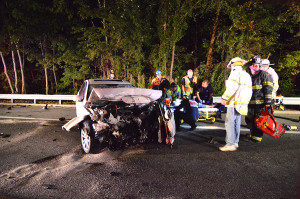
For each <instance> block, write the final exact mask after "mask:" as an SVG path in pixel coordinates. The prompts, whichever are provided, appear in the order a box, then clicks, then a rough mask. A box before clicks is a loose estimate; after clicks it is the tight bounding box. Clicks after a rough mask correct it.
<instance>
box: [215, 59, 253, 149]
mask: <svg viewBox="0 0 300 199" xmlns="http://www.w3.org/2000/svg"><path fill="white" fill-rule="evenodd" d="M246 62H247V61H245V60H242V59H241V58H239V57H236V58H233V59H232V60H231V61H230V62H229V64H228V65H227V68H229V69H231V73H230V76H229V78H228V80H227V81H226V91H225V92H224V94H223V95H222V99H221V104H222V105H225V106H226V107H227V113H226V118H225V129H226V138H225V141H226V145H225V146H223V147H220V148H219V149H220V150H221V151H236V150H237V148H238V147H239V145H238V143H239V138H240V128H241V118H242V115H247V112H248V104H249V101H250V99H251V96H252V81H251V77H250V75H249V73H247V72H246V71H245V70H244V69H243V67H242V66H243V65H244V63H246Z"/></svg>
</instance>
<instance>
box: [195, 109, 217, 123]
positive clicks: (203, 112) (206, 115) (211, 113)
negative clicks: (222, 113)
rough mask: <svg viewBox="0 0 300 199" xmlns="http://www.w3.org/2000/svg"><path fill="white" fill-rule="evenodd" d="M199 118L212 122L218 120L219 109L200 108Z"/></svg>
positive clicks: (199, 119)
mask: <svg viewBox="0 0 300 199" xmlns="http://www.w3.org/2000/svg"><path fill="white" fill-rule="evenodd" d="M198 111H199V118H198V120H197V121H206V120H209V121H210V123H211V124H213V123H214V122H215V121H216V116H217V112H218V111H219V109H217V108H198Z"/></svg>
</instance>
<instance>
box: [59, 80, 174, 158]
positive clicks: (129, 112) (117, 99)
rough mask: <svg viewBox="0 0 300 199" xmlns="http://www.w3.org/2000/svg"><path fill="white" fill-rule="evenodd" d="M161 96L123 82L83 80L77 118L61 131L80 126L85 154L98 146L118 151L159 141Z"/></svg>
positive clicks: (77, 103) (78, 95)
mask: <svg viewBox="0 0 300 199" xmlns="http://www.w3.org/2000/svg"><path fill="white" fill-rule="evenodd" d="M161 96H162V92H161V91H160V90H150V89H142V88H135V87H134V86H133V85H132V84H130V83H129V82H126V81H122V80H105V79H90V80H86V81H85V82H84V83H83V85H82V86H81V88H80V90H79V92H78V94H77V96H76V97H75V101H76V115H77V117H75V118H73V119H72V120H71V121H69V122H68V123H67V124H65V125H64V126H63V129H65V130H67V131H70V129H71V128H72V127H74V126H77V125H79V128H80V133H81V145H82V148H83V150H84V152H85V153H89V152H90V151H91V150H92V149H93V148H94V147H95V146H96V145H99V144H100V145H101V146H102V147H109V148H110V149H118V148H122V147H124V146H127V145H133V144H136V143H143V142H145V141H147V140H155V139H158V138H157V137H158V131H159V135H160V129H161V128H160V127H161V126H160V125H159V119H158V118H159V116H160V115H162V114H164V113H165V112H162V108H161V105H160V103H159V102H157V100H159V99H160V98H161ZM166 115H167V117H168V115H169V117H170V118H171V117H172V116H171V115H170V113H168V114H166ZM170 118H169V119H170ZM163 119H164V121H166V119H165V118H163ZM172 119H173V120H174V118H172ZM167 120H168V118H167ZM174 131H175V130H174ZM174 134H175V132H174ZM173 137H174V136H173ZM158 140H159V139H158Z"/></svg>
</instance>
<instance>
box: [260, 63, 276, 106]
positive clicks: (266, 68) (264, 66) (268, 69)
mask: <svg viewBox="0 0 300 199" xmlns="http://www.w3.org/2000/svg"><path fill="white" fill-rule="evenodd" d="M270 65H273V64H270V61H269V60H268V59H263V60H261V63H260V70H263V71H266V72H267V73H268V74H270V75H271V77H272V78H273V91H272V107H274V103H275V99H276V92H277V90H278V88H279V84H278V79H279V77H278V75H277V73H276V72H275V70H274V69H273V68H272V67H270Z"/></svg>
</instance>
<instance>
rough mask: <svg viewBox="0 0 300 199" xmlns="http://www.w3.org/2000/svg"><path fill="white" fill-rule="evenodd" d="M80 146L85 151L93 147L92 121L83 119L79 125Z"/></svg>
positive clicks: (89, 150)
mask: <svg viewBox="0 0 300 199" xmlns="http://www.w3.org/2000/svg"><path fill="white" fill-rule="evenodd" d="M80 137H81V146H82V149H83V151H84V152H85V153H90V152H91V150H92V149H93V148H94V145H95V144H94V139H95V134H94V131H93V129H92V122H91V121H90V120H85V121H84V122H83V123H82V125H81V127H80Z"/></svg>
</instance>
